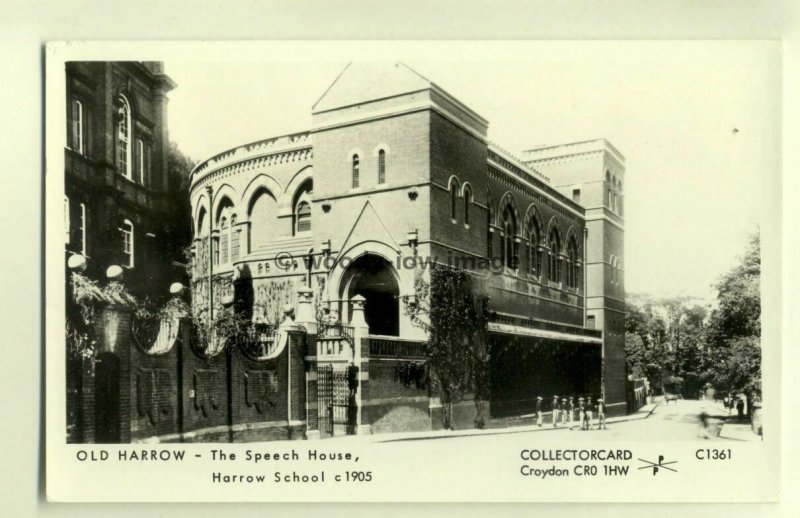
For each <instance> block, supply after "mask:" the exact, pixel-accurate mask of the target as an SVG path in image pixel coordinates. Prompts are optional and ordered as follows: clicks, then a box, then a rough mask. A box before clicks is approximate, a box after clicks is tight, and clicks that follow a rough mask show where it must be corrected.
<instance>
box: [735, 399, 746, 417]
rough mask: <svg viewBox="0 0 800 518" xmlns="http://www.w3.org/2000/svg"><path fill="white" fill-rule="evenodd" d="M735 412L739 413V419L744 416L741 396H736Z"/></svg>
mask: <svg viewBox="0 0 800 518" xmlns="http://www.w3.org/2000/svg"><path fill="white" fill-rule="evenodd" d="M736 413H737V414H738V415H739V419H741V418H743V417H744V399H742V398H741V396H740V397H738V398H736Z"/></svg>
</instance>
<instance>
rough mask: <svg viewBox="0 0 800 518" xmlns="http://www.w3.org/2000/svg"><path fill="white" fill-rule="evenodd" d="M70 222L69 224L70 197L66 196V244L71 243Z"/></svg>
mask: <svg viewBox="0 0 800 518" xmlns="http://www.w3.org/2000/svg"><path fill="white" fill-rule="evenodd" d="M69 227H70V224H69V197H68V196H66V195H65V196H64V244H67V245H68V244H69V241H70V239H69V237H70V236H69V234H70V230H71V229H70V228H69Z"/></svg>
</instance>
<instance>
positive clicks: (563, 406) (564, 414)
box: [561, 397, 569, 425]
mask: <svg viewBox="0 0 800 518" xmlns="http://www.w3.org/2000/svg"><path fill="white" fill-rule="evenodd" d="M568 411H569V407H567V398H565V397H564V398H561V424H563V425H566V424H567V423H568V421H567V412H568Z"/></svg>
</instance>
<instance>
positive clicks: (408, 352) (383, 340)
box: [367, 335, 425, 358]
mask: <svg viewBox="0 0 800 518" xmlns="http://www.w3.org/2000/svg"><path fill="white" fill-rule="evenodd" d="M367 339H368V340H369V355H370V356H377V357H384V358H425V342H423V341H421V340H407V339H403V338H397V337H392V336H380V335H370V336H368V337H367Z"/></svg>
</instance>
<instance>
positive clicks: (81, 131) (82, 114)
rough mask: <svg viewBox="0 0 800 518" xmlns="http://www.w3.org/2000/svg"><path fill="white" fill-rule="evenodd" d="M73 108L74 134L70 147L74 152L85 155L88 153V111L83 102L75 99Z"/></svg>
mask: <svg viewBox="0 0 800 518" xmlns="http://www.w3.org/2000/svg"><path fill="white" fill-rule="evenodd" d="M71 108H72V113H71V114H70V117H71V119H72V134H71V135H70V147H71V148H72V150H73V151H77V152H78V153H80V154H82V155H83V154H85V151H86V125H85V120H86V110H85V109H84V106H83V102H81V101H79V100H78V99H73V101H72V107H71Z"/></svg>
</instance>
